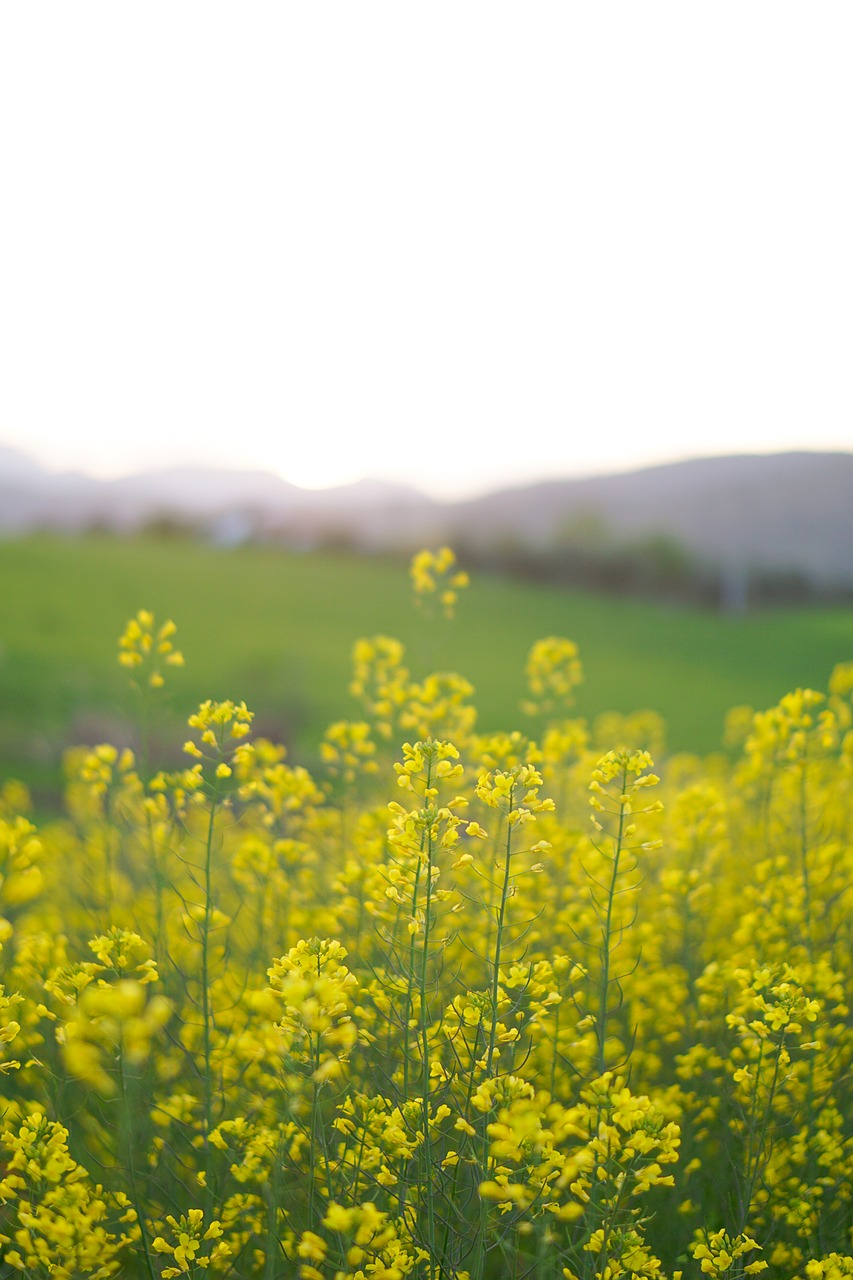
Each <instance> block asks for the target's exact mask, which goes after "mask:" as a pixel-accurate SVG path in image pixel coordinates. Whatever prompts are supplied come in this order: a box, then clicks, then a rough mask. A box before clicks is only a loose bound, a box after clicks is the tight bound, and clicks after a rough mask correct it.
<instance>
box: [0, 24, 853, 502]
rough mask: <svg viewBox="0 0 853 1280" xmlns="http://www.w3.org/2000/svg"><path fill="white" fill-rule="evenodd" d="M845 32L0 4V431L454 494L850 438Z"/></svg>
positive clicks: (92, 463) (149, 459)
mask: <svg viewBox="0 0 853 1280" xmlns="http://www.w3.org/2000/svg"><path fill="white" fill-rule="evenodd" d="M45 14H47V15H48V16H47V17H46V16H45ZM851 37H853V10H851V7H850V6H849V4H847V3H846V0H835V2H833V0H828V3H827V4H825V5H821V6H820V7H817V8H815V7H812V8H810V9H808V10H806V9H805V8H804V7H803V6H802V5H800V4H796V5H795V4H792V3H787V2H786V0H781V2H777V0H773V2H771V0H755V3H753V4H750V5H747V6H744V5H743V4H742V3H739V2H738V3H735V2H734V0H722V2H721V3H720V4H718V5H715V6H713V7H703V6H689V5H684V4H683V3H681V0H668V2H667V3H661V2H660V0H650V3H649V4H646V5H642V6H638V5H633V4H630V3H628V0H611V2H609V3H608V4H607V5H589V4H586V3H582V2H581V0H578V2H577V3H573V2H572V0H568V2H567V0H559V3H557V2H556V0H554V2H553V3H548V2H547V0H546V2H545V3H543V4H542V5H541V6H536V7H535V8H533V9H531V8H530V7H526V8H523V9H519V8H517V7H511V6H505V5H500V4H498V5H494V4H489V5H486V4H485V3H482V4H480V3H474V2H472V4H471V5H465V6H459V5H457V4H451V3H449V2H446V0H436V3H434V4H431V5H430V6H429V7H428V8H422V9H421V8H412V7H408V6H395V5H393V4H391V3H387V2H383V3H378V2H377V3H371V4H368V5H366V6H346V5H344V4H335V3H333V4H332V5H331V6H328V7H321V8H317V7H315V6H303V7H301V8H300V7H298V6H286V7H285V6H279V5H276V4H273V3H264V2H263V0H259V3H258V5H253V6H251V7H250V8H243V9H240V10H239V11H238V10H236V9H233V8H230V7H225V6H220V5H217V4H212V5H210V4H205V5H204V6H202V5H201V4H198V3H194V2H193V0H188V2H187V3H186V4H184V5H181V6H177V7H175V6H173V5H167V4H166V3H164V2H163V0H152V3H151V4H150V5H146V6H145V7H144V8H142V9H132V8H131V9H128V8H126V7H124V6H116V5H113V4H108V3H105V2H103V0H93V3H90V4H87V5H86V6H85V7H79V6H66V7H60V6H55V7H49V8H48V10H46V11H45V10H40V9H34V8H33V7H31V6H25V5H21V6H7V7H6V8H4V9H3V10H2V11H0V119H3V120H4V121H5V122H6V128H5V130H4V131H3V132H2V133H1V134H0V165H2V172H3V174H4V188H5V195H4V201H3V207H2V210H0V225H2V229H3V236H2V240H0V245H2V248H0V352H2V362H3V376H2V378H0V443H3V444H8V445H11V446H13V447H17V448H20V449H22V450H23V451H24V452H27V453H29V454H31V455H32V456H34V457H36V458H37V459H38V460H39V461H41V462H42V463H43V464H46V465H49V466H50V467H51V468H53V469H57V470H59V469H76V470H82V471H88V472H90V473H92V474H96V475H101V476H104V477H108V476H117V475H121V474H127V473H130V472H135V471H140V470H150V469H153V468H157V467H170V466H176V465H182V464H187V463H190V464H192V465H206V466H213V467H226V468H233V469H241V470H244V469H261V470H267V471H272V472H275V473H277V474H279V475H281V476H282V477H283V478H285V479H287V480H290V481H292V482H293V483H296V484H299V485H302V486H304V487H309V488H324V487H328V486H330V485H336V484H343V483H348V482H351V481H353V480H357V479H360V478H365V477H366V478H371V479H387V480H392V481H398V482H402V483H407V484H411V485H413V486H415V487H416V488H420V489H422V490H424V491H425V492H427V493H430V494H431V495H432V496H436V497H446V498H455V497H460V496H466V495H468V494H476V493H482V492H485V491H487V490H491V489H496V488H502V487H505V486H509V485H513V484H521V483H527V482H530V481H534V480H537V479H546V478H558V477H564V476H583V475H592V474H598V473H605V472H617V471H626V470H631V469H634V468H638V467H642V466H649V465H655V464H657V463H660V462H668V461H674V460H676V459H679V458H682V457H700V456H706V455H719V454H726V453H770V452H779V451H786V450H792V449H816V450H845V451H847V450H850V449H853V381H851V379H850V377H849V373H848V362H849V352H850V350H851V343H853V309H851V302H850V299H851V298H853V238H851V236H850V233H849V228H850V226H851V225H853V177H851V173H850V168H849V165H847V164H846V163H845V162H844V157H845V156H846V154H847V150H848V146H849V139H848V122H849V120H850V119H852V118H853V81H851V79H850V77H849V73H848V65H847V64H848V54H849V48H850V44H851Z"/></svg>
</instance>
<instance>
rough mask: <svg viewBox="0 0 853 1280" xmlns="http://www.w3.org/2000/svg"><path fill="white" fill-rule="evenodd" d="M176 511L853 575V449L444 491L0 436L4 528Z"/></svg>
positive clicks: (306, 537) (121, 522)
mask: <svg viewBox="0 0 853 1280" xmlns="http://www.w3.org/2000/svg"><path fill="white" fill-rule="evenodd" d="M170 519H171V520H175V521H178V522H185V523H189V524H192V525H193V526H194V527H198V528H200V529H202V530H203V531H205V532H206V533H208V534H210V536H214V537H215V536H217V532H218V533H219V534H220V535H221V537H222V540H226V541H227V540H239V539H240V538H242V537H245V536H255V537H262V538H281V539H283V540H285V541H287V542H289V543H291V544H296V545H299V544H303V545H312V544H313V543H316V542H317V541H321V540H329V539H332V540H334V539H335V538H339V539H341V540H346V541H348V542H350V543H352V544H354V545H357V546H362V547H368V548H372V549H381V548H385V547H399V546H411V545H412V544H413V543H415V542H418V541H434V540H437V539H443V540H449V541H460V542H464V543H465V544H467V545H468V546H470V547H472V548H477V547H481V548H482V547H487V546H490V545H495V543H503V544H504V545H508V544H511V543H516V544H519V545H523V546H524V547H527V548H530V549H533V550H535V549H537V548H540V549H542V548H548V549H549V550H554V549H555V548H556V549H558V548H559V547H560V546H561V545H564V546H567V547H568V546H570V545H571V541H572V538H573V537H576V535H577V531H578V530H579V529H585V530H586V536H587V538H593V539H595V538H596V537H599V538H600V539H601V540H602V541H605V542H606V541H607V540H608V539H610V540H617V541H618V540H623V541H624V540H626V539H627V540H630V539H638V538H648V537H651V536H665V537H667V538H669V539H672V540H673V541H674V542H676V543H678V544H679V545H680V546H681V547H682V548H684V550H685V551H686V552H688V553H689V554H690V556H691V557H694V558H695V559H696V560H698V561H701V562H704V563H707V564H712V565H716V566H722V567H724V568H726V569H739V568H758V569H768V570H796V571H799V572H801V573H803V574H806V575H808V577H809V578H810V579H812V580H814V581H816V582H820V583H825V584H844V585H848V586H849V585H851V584H853V453H807V452H802V453H780V454H771V455H744V456H735V457H722V458H704V459H699V460H693V461H687V462H677V463H672V464H669V465H666V466H656V467H648V468H645V469H644V470H640V471H632V472H629V473H625V474H621V475H610V476H595V477H590V478H586V479H572V480H554V481H548V482H544V483H541V484H535V485H529V486H526V487H523V488H521V487H520V488H512V489H506V490H503V491H501V492H496V493H491V494H488V495H486V496H485V497H482V498H478V499H475V500H468V501H463V502H453V503H439V502H434V501H433V500H431V499H430V498H428V497H426V496H425V495H424V494H421V493H419V492H418V491H417V490H416V489H413V488H407V487H405V486H402V485H393V484H387V483H384V482H380V481H368V480H365V481H361V482H359V483H357V484H352V485H344V486H340V487H338V488H335V489H326V490H307V489H300V488H299V487H298V486H296V485H293V484H288V483H287V482H286V481H284V480H282V479H280V478H279V477H277V476H275V475H272V474H271V473H268V472H263V471H244V472H227V471H217V470H214V469H210V468H201V467H199V468H195V467H184V468H179V469H172V470H162V471H151V472H146V473H142V474H139V475H134V476H127V477H124V478H122V479H118V480H111V481H105V480H97V479H94V478H93V477H91V476H85V475H83V474H81V473H77V472H65V473H52V472H49V471H46V470H45V469H43V468H42V467H40V466H39V465H38V464H37V463H35V462H33V461H32V460H31V459H30V458H28V457H26V455H24V454H22V453H19V452H17V451H15V450H12V449H8V448H5V447H2V446H0V532H6V533H7V534H8V533H12V532H24V531H27V530H31V529H36V528H52V529H57V530H69V531H73V530H80V529H83V528H87V527H91V526H93V525H102V526H106V527H109V528H115V529H118V530H124V531H132V530H134V529H138V528H140V527H142V526H144V525H146V524H147V523H151V522H152V521H156V520H170Z"/></svg>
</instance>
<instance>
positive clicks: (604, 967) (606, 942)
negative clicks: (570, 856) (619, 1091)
mask: <svg viewBox="0 0 853 1280" xmlns="http://www.w3.org/2000/svg"><path fill="white" fill-rule="evenodd" d="M627 781H628V771H627V769H625V770H624V772H623V774H622V793H623V794H624V792H625V787H626V785H627ZM624 832H625V806H624V805H623V804H620V805H619V829H618V831H617V833H616V848H615V849H614V851H613V859H612V861H613V871H612V874H611V876H610V885H609V886H608V890H607V910H606V912H605V916H604V920H603V922H602V926H601V984H600V987H599V993H598V1017H597V1019H596V1026H595V1030H596V1039H597V1041H598V1057H597V1062H596V1067H597V1071H598V1075H600V1076H601V1075H604V1072H605V1071H606V1070H607V1060H606V1054H605V1050H606V1046H607V1017H608V1012H609V1010H608V1004H609V998H610V950H611V945H610V944H611V935H612V930H613V904H614V901H615V898H616V881H617V879H618V876H619V860H620V858H621V856H622V841H623V838H624Z"/></svg>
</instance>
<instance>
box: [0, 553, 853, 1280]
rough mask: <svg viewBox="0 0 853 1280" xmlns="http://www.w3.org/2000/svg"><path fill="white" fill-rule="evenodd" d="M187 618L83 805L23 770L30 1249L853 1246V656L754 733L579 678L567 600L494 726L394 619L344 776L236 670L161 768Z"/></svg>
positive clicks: (496, 1254)
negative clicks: (694, 736)
mask: <svg viewBox="0 0 853 1280" xmlns="http://www.w3.org/2000/svg"><path fill="white" fill-rule="evenodd" d="M411 573H412V583H413V587H414V590H415V593H416V597H417V599H418V600H419V601H420V603H421V606H422V614H421V616H422V619H423V627H424V628H425V629H426V628H427V627H430V626H441V625H443V618H442V616H441V615H449V614H452V612H453V611H454V608H455V605H456V603H457V597H458V595H459V593H460V591H461V590H462V589H463V587H464V586H465V584H466V582H467V579H466V577H465V575H464V574H462V573H461V572H460V571H459V570H458V568H457V566H456V563H455V558H454V557H453V554H452V552H449V551H448V550H447V549H446V548H445V549H441V550H439V551H437V552H432V551H430V552H422V553H419V555H417V556H416V557H415V559H414V561H413V562H412V569H411ZM424 634H426V631H424ZM175 643H176V632H175V628H174V625H173V624H172V623H171V622H169V623H166V624H165V625H163V626H161V627H159V629H158V627H157V624H156V623H155V620H154V618H153V616H152V615H151V614H150V613H148V612H146V611H144V610H143V611H141V612H140V613H139V614H137V616H136V617H135V618H134V619H131V621H130V623H129V624H128V627H127V628H126V630H125V632H124V634H123V636H122V638H121V640H120V646H119V652H120V661H121V663H122V665H123V666H125V667H127V669H128V672H129V674H130V676H131V678H132V680H133V683H134V685H135V689H136V693H137V695H138V697H139V700H140V715H141V720H142V723H141V726H140V734H139V743H140V749H139V751H138V752H134V751H130V750H128V749H123V750H119V749H117V748H116V747H114V746H112V745H111V744H101V745H99V746H95V747H89V748H81V749H79V750H74V751H72V752H70V753H69V755H68V759H67V777H68V786H67V793H66V816H65V817H64V818H62V819H60V820H57V821H53V822H50V823H49V824H47V825H46V826H45V827H44V828H43V829H42V830H37V829H36V827H35V825H34V824H33V822H32V820H31V817H30V806H29V801H28V797H27V795H26V792H25V790H24V789H23V788H22V787H21V786H20V784H16V783H14V782H12V781H11V780H9V781H6V782H4V783H3V785H2V788H0V1085H1V1086H2V1095H3V1102H2V1105H0V1110H2V1115H1V1116H0V1280H11V1277H24V1280H47V1277H53V1278H54V1280H56V1278H57V1277H58V1278H59V1280H62V1277H66V1278H67V1280H72V1278H73V1280H76V1278H77V1277H82V1276H92V1277H97V1278H100V1280H106V1278H107V1277H110V1276H122V1277H125V1276H126V1277H128V1280H133V1278H134V1277H144V1278H145V1280H159V1278H161V1277H162V1278H169V1277H176V1276H184V1275H186V1276H197V1277H198V1276H200V1275H202V1274H210V1275H221V1276H231V1277H234V1278H235V1280H243V1278H244V1277H245V1280H254V1278H255V1277H257V1278H258V1280H290V1278H291V1277H294V1278H298V1280H368V1278H370V1280H402V1278H403V1277H407V1276H412V1277H414V1278H415V1280H504V1277H511V1278H512V1280H522V1278H523V1277H524V1278H527V1277H530V1280H599V1278H600V1280H621V1277H626V1280H627V1278H629V1277H630V1278H632V1280H633V1278H634V1277H643V1278H646V1277H647V1278H648V1280H664V1278H665V1277H672V1278H673V1280H675V1278H676V1277H694V1278H698V1277H700V1276H702V1275H707V1276H711V1277H720V1278H721V1280H723V1278H725V1280H741V1278H742V1277H744V1276H748V1275H755V1274H758V1273H762V1272H763V1273H765V1274H766V1275H767V1277H768V1280H841V1277H849V1276H853V1253H851V1249H852V1248H853V1118H852V1117H853V1029H851V1021H850V1008H851V997H853V990H851V988H852V987H853V915H851V911H850V904H849V901H848V895H849V885H850V883H851V880H853V804H851V799H850V797H851V794H853V792H851V778H853V709H851V694H853V664H843V665H840V666H838V667H836V669H835V670H834V672H832V673H831V676H830V679H829V682H828V688H827V691H826V693H823V692H821V691H816V690H795V691H794V692H793V693H791V694H789V695H787V696H786V697H785V698H783V699H781V701H780V702H779V703H778V704H777V706H776V707H774V708H770V709H769V710H767V711H763V712H759V713H756V712H753V711H751V710H748V709H744V708H740V709H737V711H736V713H734V714H732V715H731V716H730V718H729V723H728V735H729V737H728V741H729V745H730V749H731V750H732V751H733V752H734V753H735V754H736V758H735V759H734V761H733V762H732V763H730V762H729V759H728V757H726V756H725V755H723V754H722V753H721V754H719V755H717V756H714V757H711V758H709V759H708V760H700V759H698V758H696V757H693V756H680V757H673V756H669V755H668V754H667V750H666V735H665V726H664V725H663V724H662V722H661V721H660V719H659V717H657V716H655V715H654V714H653V713H651V712H647V711H642V710H641V711H638V712H636V713H632V714H630V715H624V714H621V715H616V714H615V713H608V712H604V713H602V714H601V715H599V716H598V717H597V718H596V719H595V720H594V721H593V722H592V723H591V724H590V723H588V722H586V721H585V720H583V719H581V718H579V717H577V716H575V715H574V714H573V710H572V700H573V695H574V691H575V689H576V687H577V685H578V683H579V682H580V680H581V678H582V667H581V662H580V655H579V653H578V650H577V647H576V646H575V645H574V643H573V642H572V641H570V640H568V639H564V638H560V637H548V638H546V639H544V640H542V641H540V642H538V643H537V644H536V645H534V646H533V649H532V650H531V653H530V656H529V659H528V664H527V673H526V674H527V679H528V684H529V690H530V692H529V698H528V700H527V702H526V704H525V708H524V709H525V710H526V711H527V712H529V713H530V715H531V717H532V718H531V720H530V721H529V726H530V727H529V728H528V729H527V730H526V731H522V730H519V729H515V728H512V727H511V726H509V727H507V728H506V730H505V731H502V732H495V733H489V734H478V733H477V731H476V704H475V701H474V689H473V686H472V684H471V683H470V682H469V681H468V680H467V679H466V678H465V677H464V676H462V675H460V674H456V673H449V672H443V671H429V670H426V671H423V672H419V671H416V670H414V669H413V668H414V665H415V664H414V663H411V664H410V660H409V659H407V657H406V654H405V652H404V650H403V646H402V645H401V644H400V643H399V642H398V641H396V640H394V639H392V638H390V637H386V636H375V637H373V638H372V639H369V640H361V641H358V643H357V644H356V647H355V653H354V677H353V684H352V686H351V689H352V693H353V694H354V695H355V697H356V698H357V700H358V701H359V702H360V705H361V711H360V713H359V715H360V717H361V718H350V719H347V718H341V719H340V720H338V721H336V722H335V723H334V724H333V725H331V726H330V727H329V729H328V730H327V733H326V735H325V737H324V739H323V742H322V744H321V745H320V749H319V766H318V769H317V771H316V774H312V773H310V772H309V771H308V770H307V769H305V768H304V767H303V766H301V765H299V764H297V763H292V762H291V761H290V760H289V759H288V758H287V754H286V752H285V750H284V748H283V747H282V746H280V745H278V744H275V743H273V742H269V741H266V740H265V739H262V738H254V737H253V734H252V719H253V717H252V713H251V712H250V711H249V710H248V709H247V708H246V707H245V705H244V704H242V703H239V702H205V703H204V704H202V706H201V707H199V708H198V710H197V711H195V712H194V713H193V714H192V715H191V716H190V718H189V729H190V736H189V737H188V739H187V741H186V743H185V744H184V752H185V754H186V757H187V763H186V765H185V766H183V767H179V768H176V769H171V770H169V771H165V772H158V773H154V774H153V776H152V775H151V774H150V773H149V767H148V763H147V759H148V751H147V746H146V743H147V741H148V740H149V738H150V737H151V735H152V734H153V732H154V730H155V729H156V727H157V725H156V717H157V715H158V714H159V708H158V704H159V702H160V701H161V699H162V698H163V697H164V696H165V693H166V687H165V681H166V679H167V676H168V674H169V672H170V670H171V669H172V668H173V667H176V666H179V665H180V664H181V662H182V657H181V654H180V651H179V650H178V649H176V648H175ZM474 674H476V673H474ZM345 716H346V713H344V717H345ZM653 758H654V759H655V760H656V761H657V767H656V771H655V772H652V770H653V768H655V766H653V764H652V759H653ZM590 818H591V819H592V821H590Z"/></svg>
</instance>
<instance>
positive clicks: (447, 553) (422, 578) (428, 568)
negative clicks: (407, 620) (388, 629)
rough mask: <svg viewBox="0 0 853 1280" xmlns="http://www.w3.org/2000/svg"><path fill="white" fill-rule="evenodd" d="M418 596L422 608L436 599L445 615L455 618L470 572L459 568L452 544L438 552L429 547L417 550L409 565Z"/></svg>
mask: <svg viewBox="0 0 853 1280" xmlns="http://www.w3.org/2000/svg"><path fill="white" fill-rule="evenodd" d="M409 575H410V577H411V579H412V586H413V587H414V589H415V599H416V600H417V602H418V604H419V605H421V607H422V608H423V607H425V606H426V603H427V602H428V601H429V600H431V599H437V600H438V602H439V604H440V605H441V608H442V612H443V613H444V616H445V618H448V619H449V618H452V617H453V614H454V612H455V609H456V604H457V601H458V599H459V592H460V591H462V590H463V589H464V588H465V587H467V586H468V583H469V579H468V574H467V573H465V571H464V570H462V569H457V568H456V555H455V553H454V552H453V551H452V550H451V548H450V547H440V548H439V550H438V551H429V550H427V549H426V548H425V549H424V550H422V551H418V552H416V554H415V555H414V556H413V557H412V563H411V565H410V567H409Z"/></svg>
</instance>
